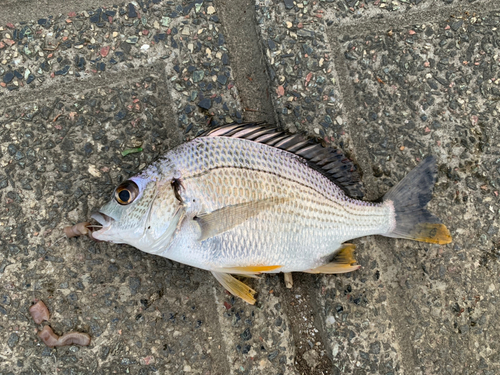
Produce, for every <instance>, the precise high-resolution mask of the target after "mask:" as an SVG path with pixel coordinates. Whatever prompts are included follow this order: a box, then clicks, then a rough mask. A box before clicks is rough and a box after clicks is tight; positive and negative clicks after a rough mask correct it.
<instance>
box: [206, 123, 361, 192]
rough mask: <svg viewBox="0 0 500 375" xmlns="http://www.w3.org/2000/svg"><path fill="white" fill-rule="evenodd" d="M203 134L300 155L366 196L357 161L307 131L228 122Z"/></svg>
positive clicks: (341, 184)
mask: <svg viewBox="0 0 500 375" xmlns="http://www.w3.org/2000/svg"><path fill="white" fill-rule="evenodd" d="M200 137H231V138H241V139H246V140H249V141H254V142H259V143H263V144H266V145H268V146H271V147H276V148H279V149H281V150H284V151H288V152H291V153H293V154H295V155H298V156H300V157H301V158H302V159H303V160H304V161H305V162H306V163H307V165H308V166H310V167H311V168H313V169H315V170H317V171H318V172H320V173H321V174H323V175H324V176H325V177H327V178H328V179H329V180H330V181H332V182H333V183H334V184H336V185H337V186H338V187H340V188H341V189H342V190H343V191H344V192H345V193H346V194H347V195H348V196H350V197H352V198H358V199H359V198H362V197H363V192H362V185H361V182H360V176H359V173H358V171H357V169H356V166H355V165H354V163H353V162H352V161H351V160H349V159H348V158H347V157H346V156H345V155H344V154H343V153H342V152H341V151H340V150H338V149H335V148H333V147H324V146H323V145H321V144H320V143H319V142H317V141H316V140H314V139H311V138H308V137H306V136H305V135H303V134H288V133H286V132H284V131H282V130H279V129H277V128H276V127H274V126H272V125H268V124H265V123H263V122H255V123H245V124H228V125H223V126H220V127H217V128H215V129H212V130H208V131H206V132H205V133H203V134H201V135H200Z"/></svg>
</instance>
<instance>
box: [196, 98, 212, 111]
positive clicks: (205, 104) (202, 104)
mask: <svg viewBox="0 0 500 375" xmlns="http://www.w3.org/2000/svg"><path fill="white" fill-rule="evenodd" d="M198 107H200V108H203V109H206V110H208V109H210V108H212V101H211V100H210V99H208V98H205V99H202V100H200V102H199V103H198Z"/></svg>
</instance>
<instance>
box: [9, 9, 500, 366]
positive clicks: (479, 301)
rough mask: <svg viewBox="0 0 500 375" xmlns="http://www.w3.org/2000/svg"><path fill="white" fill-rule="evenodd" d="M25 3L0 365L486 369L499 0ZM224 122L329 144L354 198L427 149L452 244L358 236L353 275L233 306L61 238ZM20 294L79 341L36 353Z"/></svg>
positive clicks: (437, 205) (264, 283) (494, 264)
mask: <svg viewBox="0 0 500 375" xmlns="http://www.w3.org/2000/svg"><path fill="white" fill-rule="evenodd" d="M42 5H44V6H43V7H41V6H40V3H36V4H35V3H19V2H17V3H13V2H7V3H4V4H3V8H2V15H1V16H0V27H1V29H0V43H1V44H0V100H1V102H2V106H1V107H0V167H1V170H0V201H1V202H2V205H1V206H0V249H1V251H0V257H1V258H0V291H1V294H0V337H1V340H0V346H1V348H2V355H1V356H0V372H1V373H5V374H8V373H13V374H17V373H21V374H31V373H36V374H44V373H62V374H72V373H82V374H86V373H103V374H108V373H132V374H147V373H161V374H171V373H172V374H174V373H175V374H178V373H179V374H181V373H199V374H228V373H230V374H239V373H241V374H340V373H349V374H351V373H352V374H367V373H373V374H375V373H377V374H378V373H380V374H443V373H451V374H455V373H464V374H472V373H473V374H478V373H480V374H496V373H498V372H500V369H499V365H498V364H499V363H500V358H499V354H498V353H499V347H498V344H497V343H498V342H499V337H498V333H497V332H496V329H495V328H496V326H497V325H498V322H499V320H500V316H499V312H498V308H497V304H498V297H499V296H500V295H499V293H500V292H499V290H500V279H499V278H498V274H499V265H498V260H499V257H500V256H499V247H498V241H499V238H498V231H499V224H498V215H499V212H500V211H499V210H500V207H499V200H498V185H499V184H500V170H499V161H498V160H499V157H498V155H499V153H500V145H499V144H498V143H499V142H498V139H500V138H499V136H500V134H499V131H498V123H497V122H498V120H497V117H498V112H499V110H500V108H499V107H498V97H500V91H498V89H497V83H498V82H500V81H499V80H498V79H499V77H498V66H499V61H500V60H499V55H500V52H499V48H500V47H499V45H498V42H497V39H498V32H499V31H498V26H499V24H500V20H499V18H498V14H497V13H498V11H499V10H500V8H499V6H498V4H497V2H496V1H486V0H477V1H468V0H463V1H457V0H455V1H445V0H442V1H440V0H439V1H438V0H422V1H418V0H408V1H400V0H397V1H390V2H389V1H377V0H375V1H349V0H346V1H329V0H327V1H291V0H290V1H289V0H283V1H278V0H276V1H258V2H256V3H255V7H254V6H253V3H251V2H249V1H247V0H238V1H231V2H229V1H224V0H217V1H214V2H212V1H203V2H202V1H194V2H190V1H186V2H181V1H177V0H175V1H150V2H148V1H146V2H137V3H131V4H123V5H120V4H115V3H114V2H112V1H111V2H108V3H107V4H106V7H102V8H98V7H99V6H100V5H101V4H97V3H94V2H92V1H86V2H81V3H78V4H77V3H64V4H62V3H58V2H51V1H49V2H46V3H43V4H42ZM51 14H52V15H53V17H49V15H51ZM39 19H42V20H41V21H39ZM18 22H26V23H23V24H20V23H18ZM28 81H29V83H28ZM243 120H252V121H253V120H265V121H268V122H274V121H277V122H278V123H279V124H281V125H282V126H284V127H285V128H287V129H289V130H291V131H306V132H308V133H309V134H311V135H313V136H316V137H319V138H322V139H323V141H324V142H325V143H329V144H333V145H335V146H337V147H340V148H342V149H344V151H346V152H347V153H348V154H349V155H350V156H351V157H352V158H353V159H354V160H355V161H356V162H357V164H358V166H359V168H360V170H361V171H362V173H363V183H364V186H365V190H366V192H365V193H366V194H365V199H368V200H373V199H377V198H380V197H381V196H382V195H383V194H384V193H385V192H386V191H387V190H388V189H389V188H390V186H392V185H393V184H395V183H397V182H398V181H399V180H400V179H401V178H402V177H403V176H404V175H405V174H406V173H407V172H408V171H409V170H410V169H411V168H412V167H413V166H415V165H416V164H417V162H418V160H419V159H421V158H423V157H424V156H425V155H429V154H434V155H436V156H437V157H438V164H439V170H440V173H439V181H438V183H437V185H436V189H435V192H434V199H433V201H432V202H431V205H430V209H431V211H432V212H434V213H436V214H438V215H439V216H440V217H441V218H442V219H443V221H444V222H445V223H446V224H447V225H448V226H449V228H450V230H451V232H452V235H453V237H454V242H453V243H452V244H450V245H447V246H437V245H427V244H419V243H415V242H410V241H403V240H392V239H384V238H363V239H359V240H356V241H355V244H356V245H357V252H356V254H357V259H358V261H359V263H360V264H361V265H362V268H361V270H359V271H358V272H356V273H353V274H349V275H338V276H336V275H328V276H316V275H306V274H304V275H294V288H293V289H291V290H288V289H286V288H285V286H284V282H283V277H282V275H279V276H266V277H262V278H261V279H259V280H250V281H249V282H250V284H251V285H252V287H253V288H254V289H256V290H257V291H258V292H259V295H258V303H257V305H256V306H249V305H247V304H245V303H244V302H243V301H241V300H237V299H234V298H233V297H232V296H230V295H228V294H227V293H226V292H225V291H224V290H223V288H222V287H220V285H218V283H217V282H216V281H214V280H213V279H212V276H211V275H210V274H209V273H207V272H204V271H201V270H197V269H193V268H190V267H187V266H184V265H180V264H178V263H174V262H170V261H168V260H164V259H161V258H157V257H154V256H150V255H147V254H144V253H141V252H140V251H137V250H135V249H133V248H131V247H127V246H121V245H111V244H105V243H92V242H90V241H89V240H87V239H85V238H78V239H71V240H66V239H61V237H62V233H61V231H60V229H61V227H63V226H64V225H67V224H71V223H75V222H79V221H82V220H86V219H87V218H88V216H89V213H90V211H91V210H93V209H95V208H96V207H99V206H100V205H101V204H102V203H103V202H104V201H106V200H107V198H108V196H109V194H110V193H111V192H112V190H113V188H114V187H115V185H116V184H117V183H118V182H119V181H121V180H122V179H125V178H127V177H128V176H130V175H131V174H134V173H136V172H137V171H138V170H140V169H141V168H142V167H144V166H145V165H147V164H148V163H149V162H151V161H152V160H154V159H155V158H156V157H158V156H159V155H161V154H162V153H163V152H165V151H166V150H168V149H170V148H171V147H174V146H175V145H177V144H179V143H181V142H182V141H183V140H186V139H190V138H192V137H194V136H195V135H196V134H197V133H198V132H199V131H201V130H203V129H206V128H207V127H209V126H211V125H216V124H218V123H225V122H231V121H243ZM138 144H142V147H143V151H142V152H140V153H137V154H130V155H127V156H125V157H124V156H122V155H121V151H123V150H124V149H125V148H128V147H131V146H135V145H138ZM36 298H38V299H42V300H44V301H45V303H46V304H47V305H48V307H49V309H50V310H51V312H52V318H51V321H50V325H51V326H52V327H53V328H54V330H55V331H56V333H62V332H67V331H69V330H80V331H83V332H88V333H89V334H90V335H91V336H92V340H93V341H92V344H91V346H90V347H88V348H78V347H75V346H72V347H67V348H58V349H49V348H46V347H44V345H43V344H42V343H41V342H40V341H39V340H38V338H37V337H36V328H37V326H36V325H35V324H34V322H32V321H31V318H29V315H28V312H27V309H28V307H29V306H30V304H31V301H32V300H33V299H36Z"/></svg>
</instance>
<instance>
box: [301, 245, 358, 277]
mask: <svg viewBox="0 0 500 375" xmlns="http://www.w3.org/2000/svg"><path fill="white" fill-rule="evenodd" d="M355 248H356V245H353V244H351V243H345V244H343V245H342V247H341V248H340V251H339V252H338V253H337V255H336V256H335V258H334V259H333V260H332V261H331V262H330V263H328V264H324V265H322V266H319V267H316V268H313V269H310V270H307V271H304V272H307V273H326V274H332V273H347V272H352V271H356V270H358V269H359V268H360V267H361V266H360V265H356V264H355V263H356V260H355V259H354V256H353V253H354V249H355Z"/></svg>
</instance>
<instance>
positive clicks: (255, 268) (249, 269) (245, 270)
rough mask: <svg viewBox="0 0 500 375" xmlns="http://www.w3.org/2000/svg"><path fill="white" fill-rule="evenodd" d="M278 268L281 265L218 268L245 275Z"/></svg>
mask: <svg viewBox="0 0 500 375" xmlns="http://www.w3.org/2000/svg"><path fill="white" fill-rule="evenodd" d="M278 268H281V266H262V265H257V266H244V267H228V268H221V269H220V270H221V271H223V272H227V273H236V274H238V275H246V274H256V273H261V272H269V271H274V270H276V269H278Z"/></svg>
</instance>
